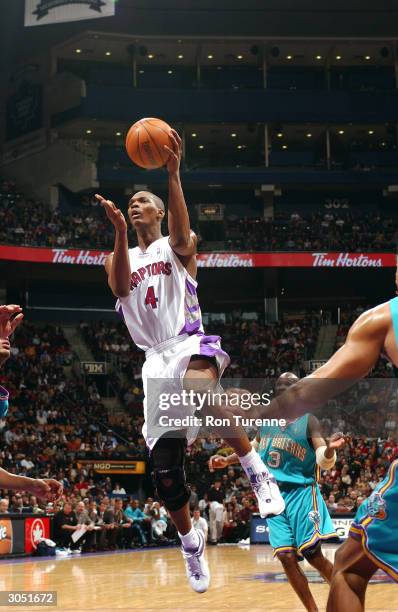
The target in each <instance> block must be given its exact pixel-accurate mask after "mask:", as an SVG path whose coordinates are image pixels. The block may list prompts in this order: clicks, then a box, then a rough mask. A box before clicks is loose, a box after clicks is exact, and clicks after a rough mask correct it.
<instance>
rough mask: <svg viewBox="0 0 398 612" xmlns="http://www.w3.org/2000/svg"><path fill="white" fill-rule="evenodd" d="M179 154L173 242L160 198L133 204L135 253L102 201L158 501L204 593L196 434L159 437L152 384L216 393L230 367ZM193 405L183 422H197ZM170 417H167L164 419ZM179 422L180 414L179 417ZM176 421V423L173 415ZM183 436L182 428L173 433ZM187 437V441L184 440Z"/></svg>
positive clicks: (272, 505) (176, 150)
mask: <svg viewBox="0 0 398 612" xmlns="http://www.w3.org/2000/svg"><path fill="white" fill-rule="evenodd" d="M171 141H172V148H169V147H166V149H167V150H168V152H169V160H168V163H167V170H168V175H169V202H168V230H169V235H168V236H162V234H161V223H162V221H163V218H164V216H165V207H164V204H163V202H162V200H161V199H160V198H158V197H157V196H155V195H154V194H152V193H148V192H146V191H140V192H138V193H136V194H135V195H134V196H133V197H132V198H131V200H130V201H129V204H128V216H129V219H130V221H131V224H132V225H133V227H134V229H135V230H136V232H137V238H138V247H135V248H133V249H129V247H128V239H127V223H126V220H125V218H124V216H123V214H122V212H121V211H120V210H119V209H118V208H117V207H116V206H115V204H114V203H113V202H111V201H109V200H105V199H104V198H103V197H102V196H99V195H97V196H96V197H97V199H98V200H99V201H100V202H101V204H102V205H103V206H104V208H105V212H106V214H107V216H108V218H109V220H110V221H111V222H112V223H113V225H114V228H115V247H114V252H113V253H112V254H111V255H110V256H109V258H108V259H107V261H106V264H105V268H106V271H107V273H108V282H109V285H110V288H111V289H112V291H113V293H114V295H115V296H116V297H117V298H118V301H117V304H116V309H117V310H118V311H119V313H120V314H121V315H122V316H123V317H124V320H125V323H126V325H127V328H128V330H129V332H130V335H131V337H132V339H133V341H134V342H135V344H136V345H137V346H138V347H139V348H141V349H143V350H144V351H145V358H146V359H145V363H144V366H143V369H142V379H143V384H144V393H145V400H144V416H145V426H144V428H143V435H144V436H145V438H146V443H147V446H148V448H149V450H150V453H151V462H152V470H153V471H152V475H153V479H154V483H155V485H156V488H157V491H158V495H159V497H161V498H162V499H163V501H164V503H165V506H166V507H167V509H168V510H169V512H170V515H171V517H172V520H173V521H174V523H175V525H176V527H177V529H178V532H179V535H180V538H181V542H182V553H183V556H184V558H185V562H186V571H187V576H188V580H189V583H190V585H191V586H192V588H193V589H194V590H195V591H197V592H199V593H203V592H204V591H206V590H207V588H208V585H209V580H210V574H209V569H208V566H207V563H206V560H205V556H204V550H205V541H204V538H203V534H202V533H201V532H200V531H196V530H195V529H194V528H193V527H192V520H191V516H190V512H189V503H188V500H189V496H190V490H189V488H188V486H187V484H186V481H185V472H184V456H185V448H186V438H187V437H188V438H191V439H192V437H193V435H194V433H193V432H190V431H188V432H187V431H185V429H186V428H182V427H180V428H179V429H181V432H178V431H171V432H169V433H171V435H167V434H166V435H160V436H159V437H157V436H156V435H154V432H153V430H152V429H153V428H151V427H150V426H148V419H149V420H150V423H155V422H156V420H157V419H158V417H159V416H160V415H161V414H162V413H161V411H160V410H159V396H158V395H159V394H157V396H156V397H154V395H156V394H154V393H153V392H152V393H151V385H150V384H148V379H169V380H168V381H165V385H166V384H169V381H177V382H178V384H179V389H180V390H181V389H182V386H183V385H184V387H185V388H187V387H188V388H190V389H194V388H195V381H196V382H200V381H202V382H204V381H208V384H209V387H210V386H211V387H215V386H216V385H217V384H218V381H219V379H220V377H221V375H222V373H223V371H224V370H225V368H226V367H227V366H228V364H229V357H228V355H227V354H226V353H225V352H224V351H223V350H222V348H221V345H220V338H219V337H218V336H206V335H205V334H204V331H203V326H202V320H201V312H200V307H199V303H198V297H197V282H196V271H197V264H196V247H197V238H196V236H195V234H194V232H192V230H191V228H190V223H189V215H188V210H187V206H186V203H185V199H184V194H183V191H182V187H181V181H180V174H179V168H180V160H181V152H182V144H181V139H180V137H179V135H178V134H177V132H175V131H174V130H173V131H172V136H171ZM208 408H209V410H211V411H212V412H213V414H215V415H216V416H219V415H220V412H222V413H223V414H224V412H223V411H224V407H223V406H221V407H220V406H218V407H216V406H210V407H208ZM195 409H196V405H195V404H194V403H193V404H192V405H190V406H188V407H186V406H185V407H184V408H183V410H181V408H180V407H179V408H178V410H179V412H178V415H179V417H184V416H187V415H193V414H194V412H195ZM163 414H164V413H163ZM172 414H174V416H175V412H174V413H172ZM168 416H171V414H170V410H169V411H168ZM171 429H172V430H173V429H178V427H174V428H173V427H171ZM230 431H231V437H230V438H228V436H225V435H224V436H223V437H224V439H225V440H226V442H227V443H229V444H231V446H233V448H234V449H235V451H236V453H237V455H238V456H239V459H240V461H241V464H242V467H243V468H244V470H245V471H246V473H247V475H248V478H249V480H250V482H251V484H252V487H253V489H254V491H255V493H256V496H257V499H258V505H259V510H260V513H261V514H262V515H263V516H266V515H268V514H279V513H280V512H283V510H284V502H283V499H282V497H281V495H280V493H279V489H278V487H277V485H276V481H275V479H274V478H273V477H272V476H271V474H270V472H269V471H268V469H267V468H266V466H265V465H264V463H263V461H262V460H261V459H260V457H259V455H258V454H257V453H256V452H255V451H254V450H253V449H252V447H251V445H250V442H249V439H248V437H247V435H246V434H245V432H244V430H243V429H242V428H238V427H232V425H231V428H230ZM179 433H180V435H178V434H179Z"/></svg>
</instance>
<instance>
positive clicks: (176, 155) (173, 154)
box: [164, 130, 182, 174]
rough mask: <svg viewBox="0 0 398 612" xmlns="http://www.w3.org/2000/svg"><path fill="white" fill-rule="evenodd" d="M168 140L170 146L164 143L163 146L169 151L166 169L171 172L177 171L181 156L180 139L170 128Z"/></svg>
mask: <svg viewBox="0 0 398 612" xmlns="http://www.w3.org/2000/svg"><path fill="white" fill-rule="evenodd" d="M170 141H171V147H168V146H167V145H164V148H165V149H166V151H168V152H169V153H170V156H169V159H168V161H167V164H166V167H167V170H168V172H169V173H170V174H173V173H176V172H178V171H179V169H180V163H181V157H182V140H181V138H180V136H179V134H178V133H177V132H176V131H175V130H171V134H170Z"/></svg>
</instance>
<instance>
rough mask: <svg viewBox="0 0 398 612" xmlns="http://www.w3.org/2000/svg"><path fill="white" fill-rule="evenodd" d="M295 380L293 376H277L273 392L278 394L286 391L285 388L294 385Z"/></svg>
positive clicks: (296, 379)
mask: <svg viewBox="0 0 398 612" xmlns="http://www.w3.org/2000/svg"><path fill="white" fill-rule="evenodd" d="M297 381H298V378H294V377H293V376H292V377H289V378H288V377H286V378H279V379H278V380H277V381H276V384H275V394H276V395H280V394H281V393H283V392H284V391H286V389H288V388H289V387H291V386H292V385H294V384H295V383H296V382H297Z"/></svg>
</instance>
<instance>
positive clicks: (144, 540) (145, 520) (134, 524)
mask: <svg viewBox="0 0 398 612" xmlns="http://www.w3.org/2000/svg"><path fill="white" fill-rule="evenodd" d="M124 515H125V517H126V519H127V520H128V521H131V530H132V534H133V537H134V536H137V537H138V540H139V544H140V545H141V546H145V545H146V544H148V540H149V539H150V533H151V530H150V524H151V518H150V517H149V516H147V515H146V514H145V513H144V512H143V511H142V510H141V508H140V503H139V501H138V499H132V500H131V501H130V504H129V505H128V506H127V508H126V509H125V511H124Z"/></svg>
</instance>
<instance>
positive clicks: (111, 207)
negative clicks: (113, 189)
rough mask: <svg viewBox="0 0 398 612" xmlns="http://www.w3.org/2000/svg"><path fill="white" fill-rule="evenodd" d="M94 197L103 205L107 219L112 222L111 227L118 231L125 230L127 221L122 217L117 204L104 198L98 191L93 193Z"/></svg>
mask: <svg viewBox="0 0 398 612" xmlns="http://www.w3.org/2000/svg"><path fill="white" fill-rule="evenodd" d="M95 197H96V199H97V200H98V202H99V203H100V204H101V206H103V207H104V209H105V212H106V216H107V217H108V219H109V221H110V222H111V223H112V225H113V227H114V228H115V230H116V231H118V232H126V231H127V223H126V219H125V217H124V214H123V213H122V211H121V210H120V208H117V206H116V205H115V204H114V203H113V202H112V201H111V200H105V198H103V197H102V195H100V194H99V193H96V194H95Z"/></svg>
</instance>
